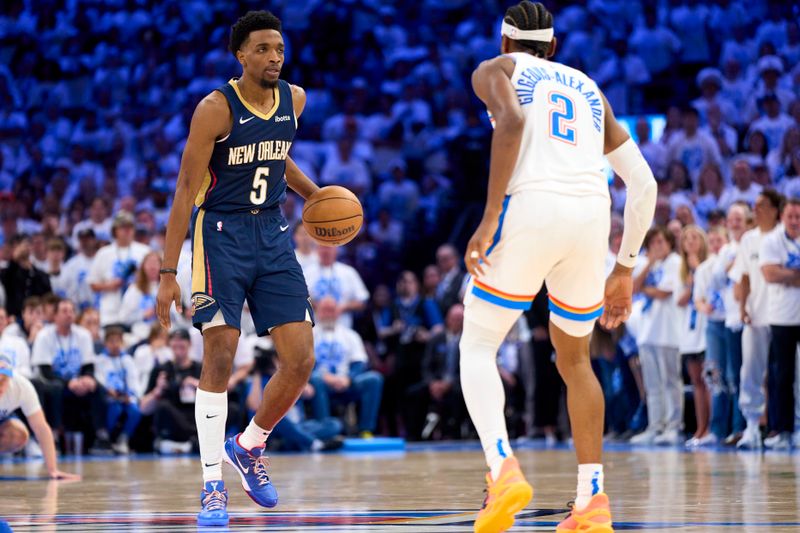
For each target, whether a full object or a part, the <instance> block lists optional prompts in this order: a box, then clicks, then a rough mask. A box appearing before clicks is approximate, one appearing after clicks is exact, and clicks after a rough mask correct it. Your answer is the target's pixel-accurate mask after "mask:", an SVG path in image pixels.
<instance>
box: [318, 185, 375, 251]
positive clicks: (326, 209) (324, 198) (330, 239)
mask: <svg viewBox="0 0 800 533" xmlns="http://www.w3.org/2000/svg"><path fill="white" fill-rule="evenodd" d="M362 222H364V211H363V209H361V202H359V201H358V198H356V195H355V194H353V193H352V192H350V191H349V190H347V189H345V188H344V187H339V186H338V185H330V186H328V187H322V188H321V189H320V190H318V191H317V192H315V193H314V194H312V195H311V197H310V198H309V199H308V200H306V205H305V206H304V207H303V227H305V229H306V231H307V232H308V234H309V235H310V236H311V237H312V238H313V239H314V240H315V241H317V242H318V243H320V244H322V245H323V246H341V245H343V244H347V243H348V242H350V241H352V240H353V239H354V238H355V236H356V235H358V230H360V229H361V224H362Z"/></svg>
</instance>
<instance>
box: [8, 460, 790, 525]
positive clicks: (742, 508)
mask: <svg viewBox="0 0 800 533" xmlns="http://www.w3.org/2000/svg"><path fill="white" fill-rule="evenodd" d="M466 448H469V449H465V447H464V446H461V445H459V446H450V447H447V446H444V447H441V446H440V447H421V448H420V447H411V449H410V450H409V451H407V452H397V453H384V454H338V455H277V456H274V457H273V458H272V470H271V477H272V480H273V482H274V484H275V485H276V487H277V488H278V491H279V493H280V504H279V505H278V507H277V508H276V509H275V510H272V511H267V510H262V509H260V508H258V507H257V506H256V505H255V504H254V503H252V502H251V501H250V499H249V498H248V497H247V496H246V495H245V494H244V492H243V491H242V490H241V486H240V485H239V481H238V476H237V475H236V474H235V472H233V470H231V469H229V468H228V467H225V470H224V474H225V476H226V478H227V482H228V489H229V493H230V506H229V509H230V511H231V512H232V520H231V526H230V528H229V530H230V531H242V530H249V531H265V530H268V531H307V530H312V529H313V530H314V531H357V532H362V531H370V532H375V531H397V532H408V531H425V532H436V531H443V532H445V531H447V532H450V531H471V530H472V529H471V526H472V520H473V519H474V516H475V512H476V511H477V509H478V507H479V506H480V504H481V502H482V500H483V475H484V468H483V464H482V456H481V454H480V452H479V451H478V449H477V447H475V445H471V446H467V447H466ZM517 456H518V457H519V459H520V462H521V464H522V466H523V468H524V469H525V471H526V473H527V474H528V478H529V479H530V481H531V482H532V483H533V484H534V489H535V495H534V500H533V502H532V503H531V505H530V506H529V507H528V509H526V510H525V511H524V512H523V513H521V514H520V515H518V518H517V525H516V526H515V528H514V529H513V531H554V530H555V525H556V524H557V523H558V521H559V520H560V519H561V518H562V517H563V516H564V514H563V513H564V512H565V509H566V507H565V503H566V502H567V500H569V499H570V498H572V497H573V495H574V490H575V471H576V468H575V463H574V461H575V459H574V455H573V453H572V452H571V451H570V450H568V449H566V448H561V449H522V450H518V451H517ZM605 461H606V490H607V491H608V493H609V494H610V495H611V498H612V500H611V501H612V510H613V513H614V519H615V525H616V529H617V531H622V530H637V531H695V532H708V531H720V532H733V531H736V532H739V531H744V532H760V531H768V532H778V531H800V510H798V501H800V500H799V497H800V490H799V489H798V479H799V478H800V476H798V472H799V471H800V455H797V454H794V455H792V454H786V453H767V454H759V453H738V454H737V453H727V452H705V451H704V452H697V453H684V452H682V451H680V450H657V449H648V450H642V451H636V450H630V449H629V448H626V447H622V446H616V447H612V448H611V449H610V450H608V451H607V452H606V456H605ZM199 466H200V465H199V460H198V459H197V458H194V457H174V458H130V459H112V460H98V461H93V460H85V459H84V460H83V461H82V462H68V461H65V462H64V467H65V468H66V469H69V470H72V471H74V470H77V471H78V472H80V473H81V474H83V476H84V480H83V481H82V482H79V483H69V484H63V483H62V484H59V483H57V482H48V481H42V480H38V479H37V478H36V476H39V475H41V473H42V470H41V465H40V464H38V463H18V464H2V465H0V488H2V489H3V490H2V498H0V518H1V519H2V520H5V521H7V522H9V523H10V524H11V526H12V528H13V530H14V531H15V532H24V531H48V530H49V531H90V530H91V531H98V530H104V531H108V530H114V531H197V527H196V523H195V513H196V512H197V509H198V490H199V488H200V468H199ZM205 531H219V529H216V528H215V529H213V530H212V529H211V528H207V529H205Z"/></svg>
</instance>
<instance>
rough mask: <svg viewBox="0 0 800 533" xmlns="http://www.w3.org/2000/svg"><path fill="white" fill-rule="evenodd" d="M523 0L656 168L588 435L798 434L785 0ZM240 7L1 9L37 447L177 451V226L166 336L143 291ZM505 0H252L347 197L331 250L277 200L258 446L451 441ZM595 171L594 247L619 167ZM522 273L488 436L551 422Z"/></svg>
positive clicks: (3, 316) (797, 117)
mask: <svg viewBox="0 0 800 533" xmlns="http://www.w3.org/2000/svg"><path fill="white" fill-rule="evenodd" d="M545 4H547V5H548V8H549V9H551V10H552V11H553V13H554V17H555V27H556V36H557V37H558V39H559V46H558V51H557V55H556V57H555V59H556V60H558V61H561V62H564V63H567V64H569V65H572V66H575V67H577V68H580V69H583V70H584V71H586V72H587V73H588V74H589V75H591V76H592V77H593V78H595V79H596V80H597V81H598V83H599V85H600V87H601V89H602V90H603V91H604V93H605V94H606V96H607V97H608V100H609V102H610V103H611V105H612V106H613V108H614V109H615V110H616V112H617V114H618V115H628V116H631V117H634V124H635V126H634V128H633V131H632V132H631V133H632V135H633V136H634V139H635V140H636V141H637V142H638V143H639V145H640V147H641V149H642V152H643V154H644V156H645V158H646V159H647V161H648V162H649V163H650V165H651V167H652V168H653V171H654V174H655V176H656V178H657V180H658V185H659V199H658V205H657V209H656V221H655V226H654V228H653V230H652V231H651V232H650V233H649V234H648V236H647V240H646V242H645V246H644V249H643V251H642V255H641V258H640V259H641V260H640V265H639V266H638V267H637V269H636V271H635V288H636V298H635V300H636V304H635V306H634V313H633V316H632V317H631V320H630V322H629V324H628V326H627V327H626V328H623V329H621V330H619V331H614V332H605V331H602V330H600V329H599V328H598V329H597V330H596V332H595V334H594V336H593V339H592V354H593V358H594V367H595V370H596V372H597V375H598V377H599V378H600V380H601V383H602V385H603V390H604V392H605V396H606V401H607V417H606V418H607V420H606V426H607V431H608V434H609V438H624V439H628V438H630V437H632V442H633V443H635V444H636V443H641V444H652V443H656V444H682V443H683V441H684V440H685V439H689V440H688V442H687V444H688V445H690V446H707V445H715V444H718V443H728V444H735V443H737V442H739V443H740V444H742V446H747V447H757V446H760V445H761V429H763V428H766V430H767V431H769V432H770V433H771V435H769V438H768V439H767V441H766V444H767V445H768V446H771V447H775V448H787V447H790V446H793V445H794V446H800V431H796V430H795V427H796V429H797V430H800V425H797V426H795V413H796V414H797V416H798V417H800V394H795V393H794V389H793V387H795V386H796V385H797V384H798V383H800V380H798V379H796V378H795V373H796V369H800V365H797V364H796V360H795V352H796V349H797V345H798V342H799V341H800V282H799V281H798V280H799V279H800V205H799V204H798V203H797V199H798V198H800V28H799V27H798V22H797V20H798V13H797V11H796V6H792V5H790V4H791V3H786V2H766V1H764V2H761V1H755V2H748V3H744V2H741V1H739V0H720V1H715V2H708V3H701V2H694V1H685V0H660V1H631V2H629V1H625V2H622V1H616V0H588V1H578V2H571V3H570V4H569V5H566V4H563V3H558V4H556V3H554V2H545ZM261 7H262V6H261V5H260V4H259V5H258V6H256V5H255V4H252V3H251V2H245V1H242V2H222V1H217V2H178V1H177V0H175V1H166V2H154V1H152V0H104V1H87V0H48V1H44V2H33V1H30V0H9V1H7V2H3V4H2V6H0V57H2V59H3V60H2V61H0V102H2V105H0V335H1V336H0V359H3V360H4V361H5V362H6V363H7V364H9V365H10V366H12V367H13V368H15V372H16V373H18V374H20V375H22V376H25V377H27V378H30V379H31V381H32V382H33V384H34V386H35V388H36V392H37V394H38V396H39V398H40V400H41V403H42V406H43V409H44V413H45V416H46V419H47V421H48V422H49V424H50V425H51V426H52V427H53V429H54V434H55V435H56V438H57V439H58V444H59V446H60V447H61V449H62V451H65V452H75V453H79V452H80V451H86V450H92V451H95V452H96V453H110V452H111V451H113V452H116V453H120V454H124V453H127V452H128V451H129V450H130V449H134V450H140V451H145V450H150V449H153V447H155V449H156V450H158V451H161V452H163V453H170V452H175V451H190V450H192V449H193V448H195V447H196V429H195V426H194V408H193V403H194V396H195V391H196V388H197V385H198V379H199V376H200V368H201V363H202V356H203V353H202V337H201V335H200V333H199V332H198V331H197V330H196V329H194V328H192V327H191V318H190V312H191V302H190V297H191V290H190V276H191V246H190V245H189V242H188V241H187V243H186V246H185V247H184V250H183V252H182V254H181V260H180V264H179V268H178V270H179V275H178V278H179V282H180V283H181V286H182V291H183V297H184V306H183V308H184V313H183V315H180V314H178V313H177V311H175V312H174V313H173V314H174V316H173V320H172V323H173V329H172V330H171V331H164V330H163V329H161V327H160V326H159V325H158V323H157V320H156V316H155V309H154V304H155V295H156V292H157V288H158V283H159V276H158V270H159V268H160V265H161V259H160V251H161V249H162V245H163V240H164V232H165V225H166V219H167V216H168V214H169V207H170V202H171V194H172V191H174V188H175V180H176V177H177V173H178V168H179V164H180V156H181V151H182V148H183V143H184V142H185V138H186V135H187V131H188V124H189V120H190V118H191V115H192V112H193V110H194V107H195V105H196V104H197V102H198V101H199V100H200V99H201V98H202V97H203V96H204V95H206V94H207V93H208V92H210V91H212V90H214V89H215V88H216V87H219V86H220V85H222V84H224V83H226V82H227V80H228V79H230V78H231V77H234V76H237V75H238V74H239V73H240V71H241V70H240V68H241V67H240V65H239V64H238V63H237V61H236V60H235V58H234V57H233V55H232V54H231V53H230V52H229V51H228V50H227V49H226V46H227V43H228V31H229V26H230V24H232V23H233V22H234V21H235V20H236V19H237V18H238V17H239V16H240V15H241V14H242V13H243V12H244V11H246V10H247V9H249V8H261ZM506 7H508V6H507V5H505V4H503V3H500V2H497V1H495V0H483V1H480V2H468V1H465V0H449V1H444V0H424V1H420V2H392V1H388V0H386V1H382V0H357V1H337V2H327V1H326V2H323V1H315V0H299V1H298V0H295V1H292V2H285V1H282V0H276V1H274V2H270V3H269V8H270V9H271V10H272V11H273V12H275V13H276V14H277V15H278V16H279V17H280V18H281V19H282V20H283V27H284V39H285V41H286V44H287V49H286V63H285V65H284V68H283V74H282V77H283V78H284V79H286V80H288V81H290V82H292V83H296V84H298V85H301V86H303V87H304V88H305V90H306V93H307V98H308V104H307V106H306V108H305V111H304V113H303V115H302V117H301V119H300V126H299V131H298V136H297V139H296V140H295V142H294V144H293V147H292V153H291V155H292V157H293V159H294V160H295V161H296V162H297V163H298V165H299V166H300V167H301V168H302V169H303V170H304V171H305V172H306V173H307V174H308V175H309V176H310V177H311V178H312V179H313V180H314V181H316V182H317V183H319V184H321V185H326V184H338V185H343V186H345V187H348V188H350V189H351V190H352V191H353V192H355V193H356V194H357V195H358V196H359V198H360V199H361V201H362V203H363V205H364V209H365V220H366V224H365V227H364V228H363V229H362V231H361V233H360V235H359V236H358V238H357V239H356V240H355V241H354V242H353V243H351V244H349V245H348V246H346V247H344V248H341V249H337V248H328V247H318V246H317V245H316V244H315V242H314V241H313V240H312V239H311V238H310V237H309V236H308V235H307V234H306V233H305V232H304V230H303V228H302V225H301V224H300V223H299V221H300V213H301V209H302V200H301V199H300V198H299V197H298V196H296V195H294V194H292V193H290V194H289V195H288V196H287V198H286V202H285V203H284V204H283V211H284V214H285V217H286V219H287V221H288V222H290V223H291V224H292V225H293V227H294V230H293V231H294V241H295V244H296V247H297V256H298V260H299V261H300V263H301V266H302V267H303V270H304V272H305V275H306V279H307V282H308V285H309V290H310V293H311V296H312V298H313V301H314V303H315V309H316V318H317V325H316V328H315V332H314V339H315V348H316V358H317V366H316V368H315V371H314V373H313V376H312V379H311V381H310V383H309V385H308V387H307V388H306V390H305V392H304V394H303V396H302V398H301V399H300V400H299V401H298V404H297V405H296V406H295V408H294V409H293V410H292V411H291V412H290V414H289V416H287V417H286V419H285V420H284V421H282V422H281V424H279V426H278V427H277V428H276V430H275V433H274V437H271V439H270V442H271V443H272V444H271V445H274V446H281V447H283V448H284V449H291V450H325V449H331V448H335V447H336V446H338V445H340V439H339V436H340V435H342V434H349V435H361V436H364V437H369V436H370V435H373V434H383V435H401V436H405V437H406V438H408V439H411V440H418V439H441V438H448V439H449V438H470V437H474V436H475V434H474V430H473V429H472V428H471V426H470V424H469V422H468V417H467V416H466V409H465V406H464V403H463V399H462V397H461V391H460V387H459V352H458V341H459V337H460V332H461V327H462V321H463V307H462V305H461V303H460V302H461V298H462V296H463V293H464V290H465V287H466V284H467V279H466V276H465V272H464V269H463V265H462V261H461V250H462V249H463V245H464V244H465V242H466V239H467V238H468V237H469V235H470V234H471V232H472V230H473V229H474V227H475V226H476V224H477V221H478V220H479V219H480V215H481V211H482V201H483V199H484V198H485V191H486V183H487V175H488V164H489V155H490V141H491V128H490V126H489V123H488V120H487V118H486V114H485V110H483V109H481V108H479V107H478V105H477V100H476V99H475V98H474V97H473V96H472V92H471V88H470V84H469V75H470V72H471V71H472V69H473V68H474V67H475V66H476V65H477V64H478V63H479V62H480V61H481V60H484V59H487V58H490V57H493V56H495V55H496V54H497V53H498V51H499V22H500V18H499V16H500V15H501V14H502V13H503V11H504V10H505V8H506ZM645 114H648V115H652V114H662V115H664V116H665V117H666V125H665V127H664V129H663V131H654V130H652V129H651V122H649V121H647V120H645V119H644V118H640V119H638V120H636V119H635V117H640V116H642V117H643V116H644V115H645ZM610 193H611V199H612V209H613V217H614V218H613V223H612V234H611V238H610V242H609V258H610V259H609V262H610V266H611V265H613V258H614V257H615V255H616V248H615V247H617V248H618V246H619V241H620V238H621V231H622V218H621V213H622V209H623V205H624V200H625V189H624V185H623V184H622V182H621V180H619V179H618V178H617V179H614V180H613V181H612V182H611V183H610ZM545 295H546V289H543V291H542V292H541V293H540V295H539V296H537V298H536V300H535V301H534V302H533V305H532V307H531V309H530V311H528V312H526V313H525V314H524V315H523V316H522V318H521V319H520V320H519V322H518V323H517V325H516V326H515V328H514V329H513V331H512V332H511V333H510V334H509V337H508V339H507V340H506V342H505V343H504V344H503V346H502V347H501V349H500V351H499V353H498V365H499V367H500V369H501V375H502V378H503V383H504V386H505V388H506V393H507V404H508V408H507V413H506V414H507V418H508V421H509V429H510V432H511V435H512V436H513V437H543V438H546V439H547V440H548V441H549V442H555V441H557V440H559V439H566V438H568V434H569V430H568V427H567V423H566V417H565V407H564V400H563V389H564V386H563V383H562V382H561V381H560V378H559V376H558V372H557V370H556V367H555V363H554V355H553V349H552V346H551V344H550V342H549V334H548V328H547V325H548V310H547V302H546V296H545ZM248 317H249V312H248V310H247V309H245V310H244V313H243V321H242V335H241V338H240V343H239V350H238V352H237V354H236V360H235V362H234V372H233V375H232V377H231V380H230V383H229V386H228V391H229V396H228V397H229V400H230V401H229V416H228V426H229V428H228V429H229V431H231V432H234V431H237V430H239V429H241V428H242V427H244V424H245V423H246V420H248V419H249V416H248V413H252V411H253V409H254V408H255V406H257V405H258V402H259V401H260V394H261V391H262V388H263V386H264V384H265V383H266V382H267V380H268V379H269V377H270V375H271V374H272V372H273V371H274V367H275V361H274V359H275V353H274V350H273V348H272V345H271V342H270V340H269V338H268V337H267V338H259V337H257V336H256V335H255V331H254V327H253V325H252V320H249V319H248ZM765 380H766V387H764V384H765ZM765 391H766V395H768V401H767V399H766V396H765ZM795 398H797V400H798V402H797V405H798V407H795V405H796V404H795ZM685 400H686V401H685ZM765 405H769V409H768V410H769V412H768V413H765ZM798 419H799V420H800V418H798ZM793 432H794V433H793ZM793 435H794V437H793Z"/></svg>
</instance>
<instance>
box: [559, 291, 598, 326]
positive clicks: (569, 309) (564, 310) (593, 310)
mask: <svg viewBox="0 0 800 533" xmlns="http://www.w3.org/2000/svg"><path fill="white" fill-rule="evenodd" d="M547 298H548V300H550V302H549V305H548V307H549V308H550V312H551V313H554V314H556V315H558V316H560V317H562V318H568V319H570V320H577V321H578V322H586V321H589V320H594V319H596V318H598V317H599V316H600V315H602V314H603V302H602V301H601V302H600V303H599V304H596V305H593V306H591V307H573V306H571V305H567V304H565V303H564V302H562V301H560V300H558V299H557V298H554V297H553V295H552V294H548V295H547Z"/></svg>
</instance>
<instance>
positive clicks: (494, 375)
mask: <svg viewBox="0 0 800 533" xmlns="http://www.w3.org/2000/svg"><path fill="white" fill-rule="evenodd" d="M519 315H520V312H519V311H514V310H510V309H504V308H502V307H498V306H496V305H492V304H490V303H488V302H484V301H483V300H474V301H472V302H470V305H469V306H468V307H467V309H466V311H465V316H464V331H463V333H462V334H461V342H460V345H459V347H460V349H461V388H462V390H463V392H464V402H465V403H466V404H467V410H468V411H469V416H470V418H471V419H472V423H473V424H475V429H477V430H478V435H479V436H480V438H481V446H482V447H483V452H484V454H485V455H486V464H487V465H488V466H489V468H490V469H491V471H492V479H497V477H498V475H499V474H500V469H501V467H502V466H503V460H504V459H505V458H506V457H511V456H512V455H513V452H512V450H511V446H510V445H509V443H508V431H507V430H506V419H505V413H504V409H505V403H506V395H505V391H504V390H503V382H502V381H501V379H500V372H499V371H498V370H497V350H498V349H499V348H500V344H502V342H503V339H504V338H505V336H506V333H507V332H508V330H509V329H510V328H511V326H512V325H513V324H514V322H515V321H516V319H517V318H518V317H519Z"/></svg>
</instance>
